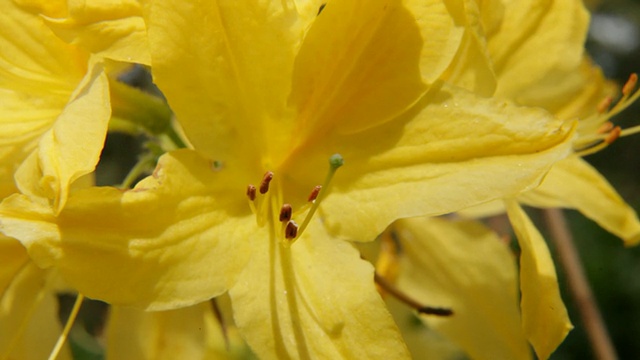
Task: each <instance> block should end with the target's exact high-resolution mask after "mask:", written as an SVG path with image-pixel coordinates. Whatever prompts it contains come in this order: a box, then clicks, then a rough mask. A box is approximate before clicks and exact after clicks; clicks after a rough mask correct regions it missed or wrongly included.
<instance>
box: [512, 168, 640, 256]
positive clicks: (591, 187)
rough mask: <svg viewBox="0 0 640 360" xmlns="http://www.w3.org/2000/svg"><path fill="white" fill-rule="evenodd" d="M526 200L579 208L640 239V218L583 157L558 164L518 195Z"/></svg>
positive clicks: (629, 238)
mask: <svg viewBox="0 0 640 360" xmlns="http://www.w3.org/2000/svg"><path fill="white" fill-rule="evenodd" d="M518 200H520V201H521V202H523V203H524V204H527V205H531V206H535V207H542V208H550V207H564V208H569V209H576V210H579V211H580V212H581V213H583V214H584V215H585V216H586V217H588V218H590V219H592V220H594V221H595V222H597V223H598V224H599V225H600V226H602V227H603V228H605V229H606V230H608V231H610V232H612V233H613V234H615V235H617V236H619V237H620V238H622V239H623V240H624V242H625V244H626V245H636V244H638V243H639V242H640V221H639V220H638V216H637V215H636V212H635V211H634V210H633V208H632V207H630V206H629V205H628V204H627V203H626V202H625V201H624V200H623V199H622V198H621V197H620V195H618V193H617V192H616V190H615V189H614V188H613V187H612V186H611V184H609V182H608V181H607V180H606V179H605V178H604V177H603V176H602V175H601V174H600V173H599V172H598V171H597V170H596V169H594V168H593V167H592V166H591V165H589V164H588V163H587V162H586V161H584V160H583V159H582V158H580V157H577V156H572V157H569V158H567V159H564V160H562V161H560V162H558V163H557V164H555V165H554V166H553V167H552V168H551V171H549V173H548V174H547V176H546V177H545V178H544V181H543V182H542V184H541V185H540V186H539V187H537V188H536V189H534V190H532V191H528V192H526V193H524V194H522V195H521V196H520V197H518Z"/></svg>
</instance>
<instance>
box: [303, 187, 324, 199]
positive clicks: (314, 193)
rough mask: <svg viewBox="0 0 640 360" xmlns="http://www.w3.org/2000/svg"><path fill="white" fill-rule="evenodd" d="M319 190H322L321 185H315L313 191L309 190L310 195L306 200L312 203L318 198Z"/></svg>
mask: <svg viewBox="0 0 640 360" xmlns="http://www.w3.org/2000/svg"><path fill="white" fill-rule="evenodd" d="M320 190H322V185H317V186H316V187H314V188H313V190H311V194H309V198H308V199H307V201H308V202H314V201H315V200H316V199H317V198H318V194H319V193H320Z"/></svg>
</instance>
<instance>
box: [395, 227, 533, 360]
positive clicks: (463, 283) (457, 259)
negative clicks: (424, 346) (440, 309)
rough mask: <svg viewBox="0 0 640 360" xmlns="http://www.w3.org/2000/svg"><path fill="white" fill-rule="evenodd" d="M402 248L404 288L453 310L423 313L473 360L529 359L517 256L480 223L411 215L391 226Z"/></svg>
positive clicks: (418, 297)
mask: <svg viewBox="0 0 640 360" xmlns="http://www.w3.org/2000/svg"><path fill="white" fill-rule="evenodd" d="M392 229H393V230H392V231H394V232H395V233H396V235H397V237H398V239H399V241H400V246H401V248H402V254H401V263H400V277H399V278H398V281H397V286H398V288H399V289H400V290H402V291H403V292H405V293H406V294H407V295H409V296H411V297H412V298H413V299H416V300H418V301H419V302H422V303H426V304H428V305H434V306H444V307H450V308H452V309H453V312H454V314H453V316H451V317H447V318H437V317H430V316H422V317H421V319H422V320H423V321H425V322H426V323H427V325H428V326H429V327H430V328H434V329H436V330H438V331H439V332H441V333H443V334H445V335H446V336H447V337H448V338H449V339H450V340H453V342H455V343H457V344H458V345H459V346H460V347H461V348H462V349H464V350H465V351H466V352H467V354H468V355H469V356H470V357H471V358H474V359H481V358H485V359H530V358H531V352H530V350H529V345H528V343H527V340H526V338H525V337H524V334H523V332H522V324H521V322H520V313H519V309H518V282H517V277H516V274H517V272H516V264H515V261H514V258H513V255H512V254H511V252H510V251H509V248H508V247H507V246H506V244H505V243H504V242H502V241H501V240H500V239H499V238H498V237H497V236H496V235H495V234H494V233H493V232H491V231H490V230H489V229H487V228H485V227H484V226H482V225H481V224H480V223H477V222H450V221H446V220H443V219H437V218H432V219H429V218H412V219H404V220H400V221H397V222H396V223H394V225H392Z"/></svg>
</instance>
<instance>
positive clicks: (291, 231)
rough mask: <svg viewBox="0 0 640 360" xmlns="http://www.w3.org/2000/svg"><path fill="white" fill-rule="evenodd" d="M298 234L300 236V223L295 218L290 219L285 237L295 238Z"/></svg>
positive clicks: (285, 230)
mask: <svg viewBox="0 0 640 360" xmlns="http://www.w3.org/2000/svg"><path fill="white" fill-rule="evenodd" d="M296 236H298V224H296V222H295V221H293V220H289V222H287V227H286V228H285V229H284V237H285V238H287V240H293V239H295V238H296Z"/></svg>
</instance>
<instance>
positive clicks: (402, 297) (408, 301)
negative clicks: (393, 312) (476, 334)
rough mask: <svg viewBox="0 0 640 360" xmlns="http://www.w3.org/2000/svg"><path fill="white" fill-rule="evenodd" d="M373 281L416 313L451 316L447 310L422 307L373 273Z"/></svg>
mask: <svg viewBox="0 0 640 360" xmlns="http://www.w3.org/2000/svg"><path fill="white" fill-rule="evenodd" d="M374 274H375V275H374V279H375V281H376V284H378V285H379V286H380V287H381V288H382V289H384V291H386V292H387V293H389V294H390V295H392V296H393V297H395V298H396V299H398V300H400V301H401V302H403V303H405V304H406V305H408V306H409V307H412V308H414V309H416V311H418V313H420V314H425V315H435V316H451V315H453V310H451V309H448V308H439V307H431V306H424V305H422V304H420V303H419V302H417V301H415V300H414V299H412V298H410V297H409V296H408V295H407V294H405V293H403V292H401V291H400V290H398V289H397V288H396V287H395V286H393V285H392V284H391V283H389V282H388V281H387V279H385V278H384V277H382V276H380V275H379V274H378V273H377V272H375V273H374Z"/></svg>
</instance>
